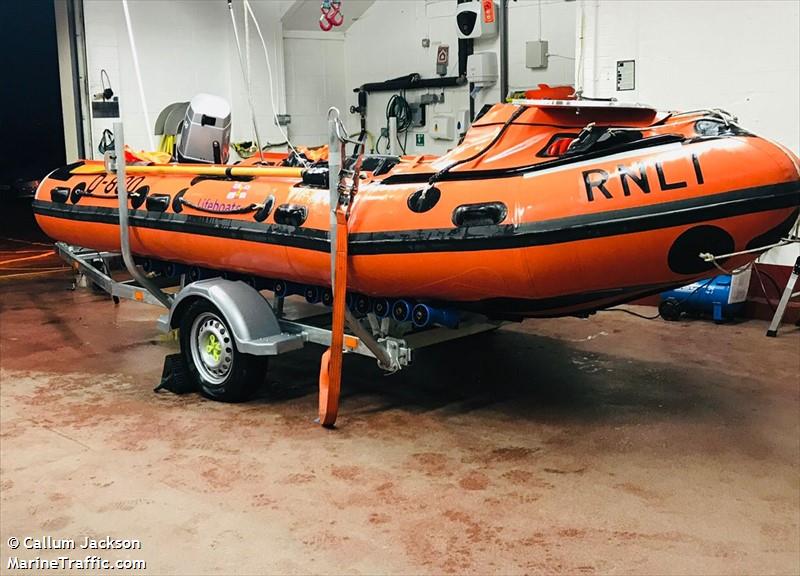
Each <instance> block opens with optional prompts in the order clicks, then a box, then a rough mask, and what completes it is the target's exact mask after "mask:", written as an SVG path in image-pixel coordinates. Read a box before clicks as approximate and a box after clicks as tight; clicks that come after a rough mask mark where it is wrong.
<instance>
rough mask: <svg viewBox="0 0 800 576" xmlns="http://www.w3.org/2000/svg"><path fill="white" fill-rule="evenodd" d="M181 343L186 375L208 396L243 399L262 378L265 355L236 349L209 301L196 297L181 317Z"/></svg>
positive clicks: (265, 362)
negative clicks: (186, 369)
mask: <svg viewBox="0 0 800 576" xmlns="http://www.w3.org/2000/svg"><path fill="white" fill-rule="evenodd" d="M180 342H181V353H182V354H183V358H184V360H185V362H186V366H187V368H188V371H189V375H190V376H191V378H192V379H193V380H194V381H195V383H196V384H197V389H198V390H200V392H201V393H202V394H203V395H204V396H206V397H207V398H210V399H212V400H217V401H220V402H242V401H244V400H247V398H248V397H249V396H250V394H251V393H252V392H253V391H254V390H255V388H256V387H257V386H258V385H259V384H260V383H261V382H263V381H264V378H265V376H266V372H267V362H268V359H267V357H266V356H253V355H252V354H244V353H242V352H239V350H238V349H237V348H236V342H235V341H234V338H233V334H232V333H231V330H230V326H228V322H227V321H226V320H225V317H224V316H223V315H222V313H221V312H220V311H219V309H218V308H217V307H216V306H214V305H213V304H212V303H211V302H209V301H208V300H204V299H198V300H197V301H195V302H194V303H192V304H191V305H190V306H189V308H188V309H187V310H186V312H185V313H184V314H183V315H182V316H181V319H180Z"/></svg>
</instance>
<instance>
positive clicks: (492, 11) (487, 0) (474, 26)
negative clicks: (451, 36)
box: [456, 0, 498, 39]
mask: <svg viewBox="0 0 800 576" xmlns="http://www.w3.org/2000/svg"><path fill="white" fill-rule="evenodd" d="M497 18H498V10H497V3H496V2H493V1H492V0H459V2H458V7H457V8H456V26H457V28H458V37H459V38H461V39H466V38H493V37H495V36H497Z"/></svg>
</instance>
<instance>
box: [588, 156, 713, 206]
mask: <svg viewBox="0 0 800 576" xmlns="http://www.w3.org/2000/svg"><path fill="white" fill-rule="evenodd" d="M687 160H688V158H687ZM691 162H692V168H693V170H694V177H695V181H696V182H697V184H698V185H702V184H704V183H705V180H704V179H703V170H702V168H701V167H700V159H699V158H698V157H697V155H696V154H692V155H691ZM653 166H654V167H655V172H656V174H655V175H656V180H657V181H658V188H659V189H660V190H662V191H667V190H677V189H679V188H686V187H687V186H688V182H687V181H686V180H679V179H676V180H672V179H670V178H669V176H668V175H667V174H666V173H665V172H664V164H663V162H654V163H653ZM581 178H582V179H583V186H584V189H585V190H586V199H587V200H588V201H589V202H594V201H595V200H596V199H597V198H600V197H603V198H607V199H609V200H611V199H613V198H615V197H619V196H620V195H622V196H630V195H631V191H632V188H633V187H635V188H638V189H639V191H640V192H642V193H644V194H649V193H650V191H651V180H650V175H649V174H648V173H647V166H646V165H645V164H643V163H639V162H637V163H635V164H633V165H630V166H625V165H622V164H620V165H619V166H617V170H616V172H613V173H610V174H609V172H608V171H606V170H602V169H599V168H595V169H592V170H584V171H583V172H582V173H581Z"/></svg>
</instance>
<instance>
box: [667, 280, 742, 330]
mask: <svg viewBox="0 0 800 576" xmlns="http://www.w3.org/2000/svg"><path fill="white" fill-rule="evenodd" d="M731 285H732V278H731V276H730V275H727V274H723V275H720V276H715V277H714V278H709V279H707V280H698V281H697V282H693V283H691V284H689V285H687V286H682V287H681V288H676V289H674V290H668V291H667V292H663V293H662V294H661V304H660V305H659V307H658V311H659V313H660V314H661V317H662V318H664V320H678V319H679V318H680V317H681V314H682V313H684V312H686V313H690V314H691V313H693V314H710V315H711V317H712V318H713V319H714V322H724V321H726V320H731V319H733V318H734V317H735V316H736V315H737V314H738V313H739V312H740V311H741V309H742V307H743V306H744V296H746V294H738V295H737V294H732V293H731ZM731 300H740V301H738V302H732V301H731Z"/></svg>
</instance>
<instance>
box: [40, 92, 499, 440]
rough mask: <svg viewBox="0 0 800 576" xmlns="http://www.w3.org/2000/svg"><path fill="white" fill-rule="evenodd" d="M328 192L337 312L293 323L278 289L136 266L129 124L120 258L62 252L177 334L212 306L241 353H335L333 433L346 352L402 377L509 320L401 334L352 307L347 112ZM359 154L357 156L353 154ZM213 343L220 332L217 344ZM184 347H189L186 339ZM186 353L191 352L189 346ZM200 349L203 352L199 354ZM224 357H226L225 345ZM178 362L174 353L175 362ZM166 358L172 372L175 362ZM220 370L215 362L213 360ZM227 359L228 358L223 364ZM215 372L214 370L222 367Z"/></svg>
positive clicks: (333, 126) (324, 380)
mask: <svg viewBox="0 0 800 576" xmlns="http://www.w3.org/2000/svg"><path fill="white" fill-rule="evenodd" d="M329 128H330V147H329V190H330V198H331V204H330V205H331V218H330V221H331V223H330V226H331V228H330V238H331V278H332V282H331V289H332V294H333V299H332V302H331V311H327V310H326V311H324V312H323V313H320V310H319V307H316V306H315V307H314V309H315V311H314V313H313V314H309V315H301V316H300V317H298V318H293V319H291V320H290V319H288V318H287V315H286V313H285V311H284V300H285V297H286V295H284V294H281V295H279V294H278V292H277V291H276V293H275V295H274V297H273V299H272V302H271V303H270V301H269V300H268V299H267V298H266V297H265V296H264V295H263V294H262V293H261V292H260V291H259V290H258V289H257V287H255V286H252V285H250V284H248V283H246V282H244V281H242V280H232V279H226V278H224V277H214V278H208V279H203V280H197V281H190V280H189V277H188V274H186V273H181V274H179V275H176V276H172V277H166V278H153V277H150V276H148V275H147V274H146V273H145V272H144V271H143V270H142V269H141V268H140V267H139V266H138V265H137V264H136V262H135V261H134V257H133V255H132V252H131V247H130V238H129V231H130V230H129V224H128V194H127V190H126V184H125V168H126V165H125V154H124V138H123V130H122V123H115V124H114V133H115V135H116V136H117V137H116V139H115V140H116V149H115V151H114V152H113V153H111V152H107V153H106V168H107V170H108V171H109V172H115V173H116V175H117V189H118V201H119V220H120V252H119V253H116V252H107V251H97V250H90V249H86V248H81V247H77V246H70V245H68V244H66V243H64V242H57V243H56V245H55V248H56V253H57V254H58V255H59V256H60V257H61V258H62V259H63V260H65V261H66V262H67V263H68V264H70V265H71V266H72V268H73V270H74V271H75V273H76V281H75V283H74V285H75V286H80V285H86V284H93V285H94V286H96V287H97V288H98V289H100V290H102V291H104V292H106V293H108V294H109V295H110V296H111V297H112V299H113V301H114V302H115V304H116V303H119V301H120V300H121V299H125V300H133V301H136V302H142V303H146V304H151V305H156V306H163V307H165V308H167V310H168V313H167V314H164V315H162V316H161V317H160V318H159V319H158V321H157V326H158V328H159V329H160V330H161V331H162V332H164V333H169V332H170V331H171V330H174V329H177V328H178V327H179V326H180V322H181V315H182V314H183V313H184V312H185V311H186V310H187V308H189V304H191V303H195V302H197V301H206V302H208V303H210V304H211V305H212V306H213V307H214V308H215V309H216V310H218V311H219V312H220V313H221V316H222V327H221V328H220V330H221V333H220V332H219V331H216V332H214V334H217V335H219V336H220V337H222V336H223V335H224V334H225V332H226V329H227V332H228V333H229V334H230V335H231V337H232V338H233V341H234V342H235V345H236V350H237V351H238V352H239V353H240V354H246V355H252V356H257V357H269V356H278V355H280V354H284V353H286V352H291V351H293V350H298V349H300V348H302V347H303V346H304V345H305V344H306V343H313V344H320V345H322V346H325V347H327V350H326V351H325V352H324V353H323V355H322V360H321V366H320V373H319V418H318V422H319V424H321V425H323V426H325V427H328V428H331V427H333V426H334V424H335V422H336V418H337V415H338V410H339V397H340V389H341V371H342V360H343V354H358V355H361V356H367V357H371V358H374V359H375V360H377V363H378V366H379V367H380V368H381V369H383V370H385V371H387V372H389V373H392V372H396V371H398V370H401V369H402V368H404V367H406V366H408V365H409V364H411V361H412V357H413V354H414V351H415V350H418V349H420V348H424V347H427V346H431V345H434V344H439V343H442V342H446V341H450V340H455V339H458V338H463V337H466V336H471V335H474V334H479V333H482V332H487V331H491V330H495V329H497V328H498V327H500V326H501V325H503V324H504V322H502V321H496V320H490V319H488V318H486V317H485V316H482V315H480V314H475V313H470V312H463V313H461V315H460V321H459V323H458V326H457V327H455V328H453V327H444V326H434V327H429V328H426V329H422V330H418V331H411V332H408V333H402V332H403V331H402V330H401V335H400V336H397V335H396V334H397V329H398V326H397V325H394V326H393V325H392V324H391V322H392V320H391V319H390V318H388V317H382V318H381V317H378V316H377V315H376V314H375V313H374V312H373V311H370V312H369V313H367V314H366V315H364V316H362V317H360V318H359V317H356V315H355V314H354V313H353V312H352V311H350V310H348V308H347V305H346V286H347V217H348V215H349V207H350V205H351V202H352V200H353V197H354V196H355V194H356V193H357V191H358V181H359V170H360V166H361V156H362V155H363V142H358V141H354V140H350V139H349V138H348V137H347V136H346V132H345V131H344V129H343V126H342V124H341V122H340V120H339V118H338V110H336V109H335V108H332V109H331V110H330V111H329ZM348 142H350V143H353V144H354V145H355V146H356V153H358V150H359V146H360V147H361V153H360V154H359V155H358V157H357V158H355V160H354V162H353V163H352V164H351V168H349V169H344V168H343V166H342V158H343V156H345V145H346V143H348ZM354 156H355V154H354ZM120 259H121V260H122V262H124V265H125V268H126V270H127V272H128V273H129V274H130V276H131V279H127V280H116V279H114V278H113V276H112V269H113V268H114V267H115V264H116V265H117V267H118V264H119V261H120ZM328 315H330V317H331V322H330V327H326V326H325V325H323V326H319V325H318V324H319V319H320V317H326V316H328ZM213 341H214V337H213V335H212V344H213ZM182 346H183V341H182ZM182 352H183V350H182ZM193 352H194V351H193ZM214 352H216V354H217V356H216V359H217V361H219V357H218V354H219V352H218V349H217V350H216V351H214ZM206 356H207V355H206V354H203V353H202V351H201V353H193V354H186V355H184V358H185V359H186V360H185V361H195V362H196V363H200V364H201V365H200V366H197V368H199V369H201V370H202V371H203V373H207V371H208V369H209V366H203V365H202V362H203V359H204V358H206ZM168 359H169V357H168ZM167 361H168V360H166V361H165V368H166V362H167ZM210 362H211V364H213V359H212V360H210ZM223 362H224V359H223ZM213 367H214V366H211V368H213Z"/></svg>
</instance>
